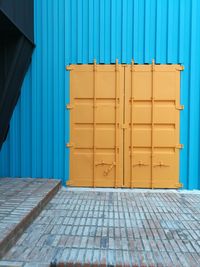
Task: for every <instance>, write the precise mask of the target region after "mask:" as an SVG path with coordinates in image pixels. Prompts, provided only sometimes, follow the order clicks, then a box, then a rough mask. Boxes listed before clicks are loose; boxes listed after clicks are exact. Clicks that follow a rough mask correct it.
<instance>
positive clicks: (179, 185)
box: [175, 183, 183, 188]
mask: <svg viewBox="0 0 200 267" xmlns="http://www.w3.org/2000/svg"><path fill="white" fill-rule="evenodd" d="M175 187H176V188H182V187H183V184H182V183H177V184H175Z"/></svg>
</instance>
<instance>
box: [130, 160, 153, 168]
mask: <svg viewBox="0 0 200 267" xmlns="http://www.w3.org/2000/svg"><path fill="white" fill-rule="evenodd" d="M136 166H139V167H142V166H149V165H148V164H146V163H145V162H142V161H141V160H139V161H138V163H136V164H133V167H136Z"/></svg>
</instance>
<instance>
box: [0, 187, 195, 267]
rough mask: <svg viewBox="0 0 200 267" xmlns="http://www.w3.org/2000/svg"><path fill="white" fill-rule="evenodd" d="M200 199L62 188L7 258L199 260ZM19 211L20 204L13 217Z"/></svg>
mask: <svg viewBox="0 0 200 267" xmlns="http://www.w3.org/2000/svg"><path fill="white" fill-rule="evenodd" d="M38 194H39V193H38ZM18 201H20V199H19V200H18ZM30 205H31V202H30ZM199 205H200V194H197V195H195V197H194V196H190V194H187V196H183V194H181V193H178V192H177V193H174V192H173V193H159V191H158V192H151V191H148V192H145V193H139V192H135V191H134V190H133V191H132V192H128V193H127V192H126V193H125V192H121V191H118V192H95V191H87V194H85V192H84V191H67V190H66V189H63V190H60V192H59V193H58V194H57V195H56V197H55V198H54V199H52V201H51V202H50V203H49V204H48V205H47V206H46V208H45V209H44V211H43V212H42V213H41V214H40V216H39V217H38V218H37V219H36V220H35V221H34V223H33V224H32V225H31V226H30V227H29V228H28V229H27V230H26V231H25V233H24V234H23V235H22V237H21V238H20V239H19V241H18V242H17V244H16V245H15V246H14V247H13V248H12V249H11V250H10V251H9V252H8V253H7V254H6V255H5V257H4V260H11V259H12V260H13V261H17V260H20V261H24V263H26V260H25V258H26V257H27V260H29V261H30V263H31V262H32V263H35V262H37V261H38V260H40V261H42V263H41V264H46V263H47V262H46V261H50V260H53V259H56V260H57V262H62V261H63V262H65V263H67V262H68V265H67V266H72V265H73V264H75V266H83V264H84V266H90V265H93V266H97V265H98V263H101V264H102V266H106V265H107V266H108V265H110V266H112V265H113V266H145V267H146V266H149V267H150V266H152V267H153V266H157V267H164V266H165V267H166V266H167V267H170V266H173V267H174V266H178V267H182V266H188V267H190V266H198V264H199V262H200V256H199V255H200V231H199V229H198V227H199V220H200V214H199V213H200V212H199ZM7 208H9V207H6V209H7ZM6 209H5V211H6ZM25 209H28V205H27V206H25ZM19 210H20V209H19ZM6 216H7V215H6V214H4V218H5V217H6ZM15 216H18V210H17V212H15V213H14V214H13V217H12V218H13V220H15V218H16V217H15ZM6 226H8V225H6ZM1 227H4V228H5V224H2V225H1V223H0V229H1ZM5 229H6V228H5ZM0 232H1V231H0ZM59 249H60V250H59Z"/></svg>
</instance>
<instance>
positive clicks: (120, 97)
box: [67, 60, 183, 188]
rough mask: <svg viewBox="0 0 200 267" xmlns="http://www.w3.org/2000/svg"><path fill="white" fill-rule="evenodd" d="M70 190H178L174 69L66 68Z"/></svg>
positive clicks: (177, 77) (177, 68)
mask: <svg viewBox="0 0 200 267" xmlns="http://www.w3.org/2000/svg"><path fill="white" fill-rule="evenodd" d="M67 69H68V70H70V104H68V105H67V108H68V109H69V110H70V143H69V144H67V146H68V147H69V149H70V179H69V181H68V185H70V186H88V187H128V188H133V187H137V188H178V187H180V186H181V185H180V183H179V149H180V148H181V147H182V146H181V145H180V144H179V120H180V119H179V113H180V110H181V109H182V108H183V107H182V106H181V105H180V70H182V69H183V67H182V66H180V65H156V64H154V62H152V64H151V65H135V64H134V62H132V64H131V65H123V64H118V62H117V60H116V64H115V65H98V64H96V62H94V64H93V65H71V66H69V67H67Z"/></svg>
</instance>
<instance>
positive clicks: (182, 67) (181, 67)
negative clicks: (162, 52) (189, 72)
mask: <svg viewBox="0 0 200 267" xmlns="http://www.w3.org/2000/svg"><path fill="white" fill-rule="evenodd" d="M176 70H184V66H182V65H180V66H179V67H178V68H176Z"/></svg>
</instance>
